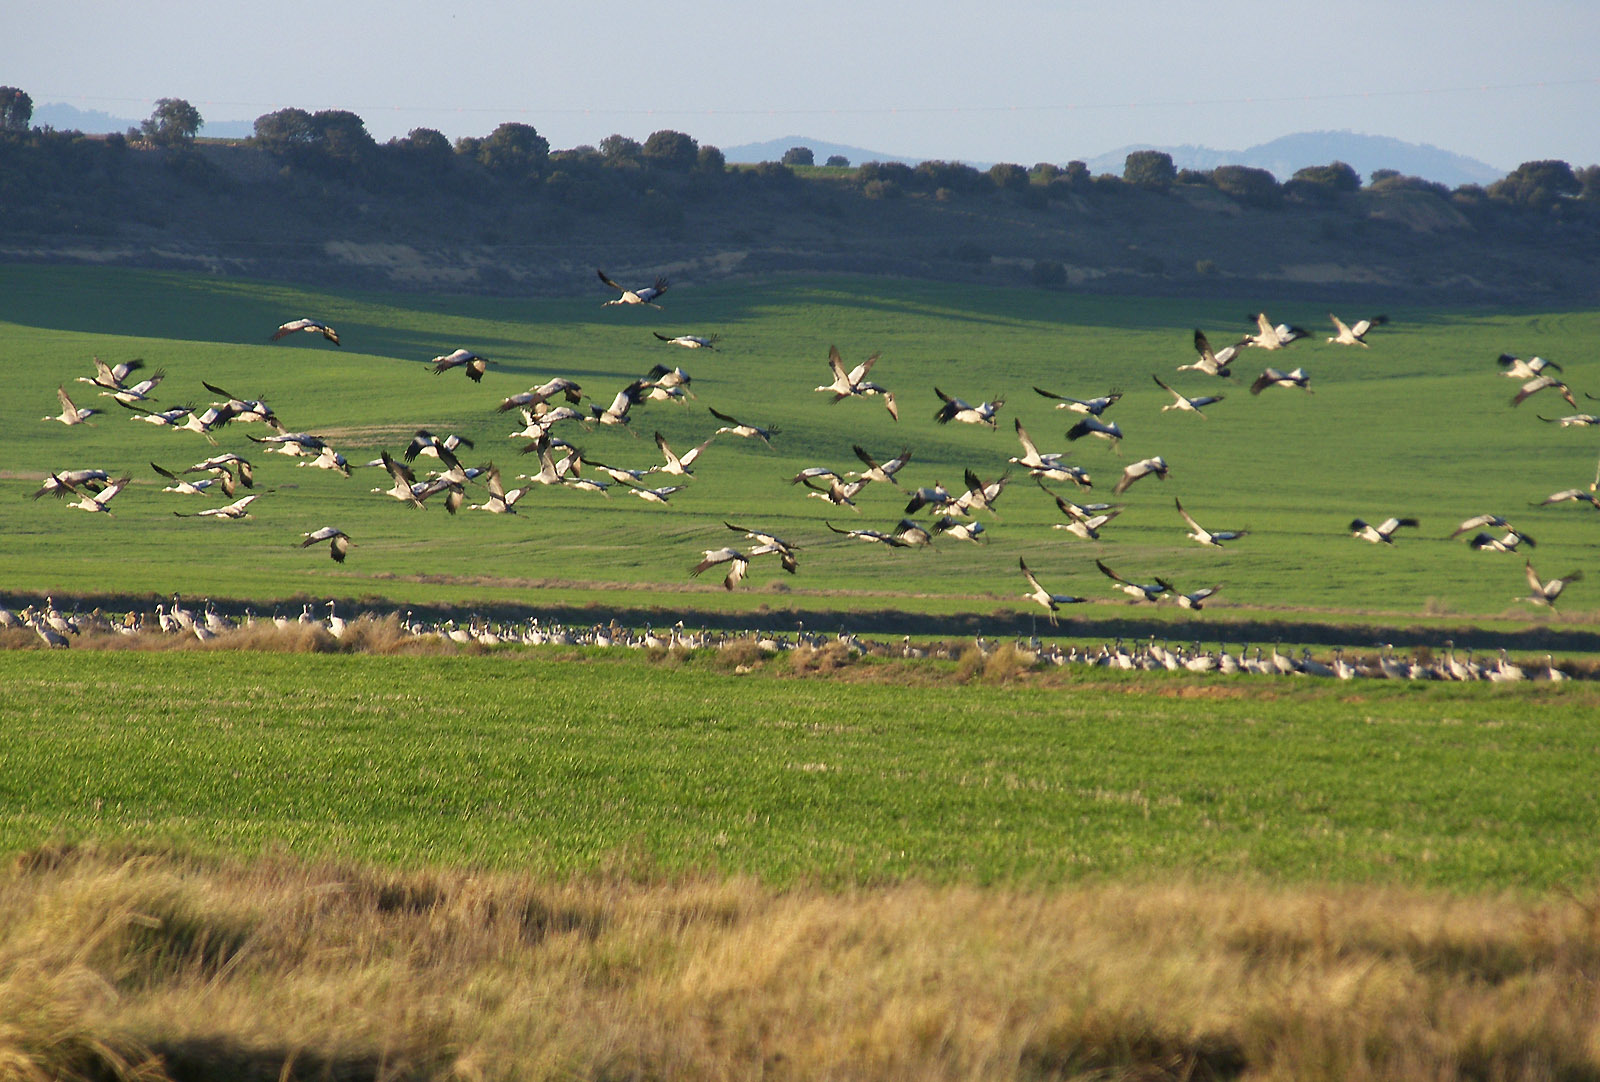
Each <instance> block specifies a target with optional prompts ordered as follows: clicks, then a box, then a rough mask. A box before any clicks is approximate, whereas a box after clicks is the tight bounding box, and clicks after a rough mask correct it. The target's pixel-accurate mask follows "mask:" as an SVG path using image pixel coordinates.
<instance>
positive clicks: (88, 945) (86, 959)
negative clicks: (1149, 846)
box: [0, 850, 1600, 1082]
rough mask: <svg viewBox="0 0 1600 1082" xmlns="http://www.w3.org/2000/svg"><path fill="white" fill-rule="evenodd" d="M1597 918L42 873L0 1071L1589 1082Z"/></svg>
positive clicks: (1331, 904) (944, 890) (162, 864)
mask: <svg viewBox="0 0 1600 1082" xmlns="http://www.w3.org/2000/svg"><path fill="white" fill-rule="evenodd" d="M1597 902H1600V896H1596V895H1593V894H1588V895H1585V896H1582V897H1569V896H1560V895H1552V896H1544V897H1538V898H1531V899H1530V898H1518V897H1509V896H1491V897H1476V898H1473V897H1461V896H1457V895H1444V894H1425V893H1421V892H1417V891H1407V890H1400V889H1392V888H1381V889H1374V888H1354V887H1352V888H1342V889H1341V888H1319V887H1300V888H1294V887H1265V886H1260V885H1250V884H1243V883H1237V882H1234V883H1225V882H1211V883H1193V882H1165V883H1161V882H1146V883H1110V884H1098V885H1082V886H1069V887H1060V888H1053V889H1044V888H1039V889H1002V888H988V889H980V888H976V887H969V886H950V887H930V886H921V885H899V886H888V887H882V888H876V889H870V890H865V889H863V890H856V891H853V892H845V893H836V892H830V891H825V890H821V889H816V888H811V887H792V888H788V889H781V890H780V889H773V888H769V887H764V886H762V885H760V884H758V883H755V882H752V881H749V880H742V879H714V878H698V877H693V876H688V877H675V878H674V877H667V876H663V875H662V874H661V873H660V872H659V871H657V872H655V873H650V872H649V870H648V869H647V868H645V867H643V866H640V865H638V864H637V862H635V861H634V860H633V859H632V858H631V857H629V856H627V855H626V854H624V855H623V857H622V858H620V863H619V864H618V866H617V869H616V870H615V871H614V872H607V873H599V874H596V875H593V876H587V877H584V878H581V879H577V880H572V881H564V882H546V881H536V880H531V879H529V878H527V877H520V876H516V875H491V874H485V873H481V872H476V871H468V870H449V869H434V870H429V871H417V872H402V871H398V870H393V869H388V870H385V869H374V868H370V867H363V866H356V865H349V864H341V863H337V862H323V863H316V864H305V863H301V862H297V861H295V860H293V859H292V858H289V857H287V856H283V855H269V856H266V857H262V858H258V859H257V860H255V861H254V862H251V863H234V862H228V861H215V860H201V859H197V858H185V857H183V856H181V855H173V854H165V853H159V852H154V853H152V852H146V853H142V854H141V853H111V852H96V851H93V850H40V851H37V852H35V853H32V854H27V855H25V857H24V858H23V859H19V860H18V861H16V862H14V864H13V866H12V867H11V869H10V870H9V871H7V872H4V873H0V1078H7V1079H10V1078H16V1079H27V1080H30V1082H31V1080H33V1079H46V1078H108V1077H118V1078H150V1079H155V1078H160V1077H163V1076H162V1075H161V1073H160V1071H161V1069H162V1068H163V1067H164V1068H166V1069H167V1071H168V1073H169V1074H171V1075H172V1076H173V1077H183V1078H188V1079H200V1080H204V1079H223V1078H229V1079H232V1078H239V1077H261V1078H267V1079H271V1078H278V1077H283V1078H311V1077H348V1078H385V1079H404V1078H439V1077H464V1078H474V1079H502V1078H504V1079H512V1078H516V1079H558V1078H559V1079H572V1078H592V1079H601V1078H631V1077H643V1078H695V1079H705V1080H709V1082H721V1080H730V1082H731V1080H734V1079H745V1078H751V1077H755V1076H760V1077H764V1078H770V1079H779V1080H788V1079H796V1080H798V1079H811V1078H833V1079H842V1080H851V1079H862V1080H866V1079H874V1080H876V1079H889V1080H906V1082H909V1080H912V1079H916V1080H923V1079H972V1078H986V1079H988V1078H1002V1079H1003V1078H1014V1079H1037V1078H1073V1077H1097V1078H1099V1077H1104V1078H1226V1077H1248V1078H1252V1079H1282V1080H1285V1082H1287V1080H1291V1079H1293V1080H1296V1082H1301V1080H1313V1082H1315V1080H1320V1079H1326V1080H1330V1082H1331V1080H1334V1079H1348V1078H1364V1079H1374V1080H1388V1079H1393V1080H1402V1079H1406V1080H1409V1079H1414V1078H1436V1079H1442V1078H1474V1079H1495V1078H1504V1079H1517V1078H1530V1079H1531V1078H1556V1079H1561V1078H1572V1079H1588V1078H1594V1077H1596V1076H1597V1073H1600V1013H1597V1011H1596V1001H1597V998H1600V993H1597V992H1596V991H1595V990H1596V988H1597V987H1600V917H1597V913H1600V906H1597V904H1596V903H1597ZM152 1054H158V1055H159V1056H160V1057H161V1059H160V1060H159V1061H158V1060H156V1059H153V1058H151V1056H152Z"/></svg>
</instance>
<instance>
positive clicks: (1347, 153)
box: [1085, 131, 1506, 188]
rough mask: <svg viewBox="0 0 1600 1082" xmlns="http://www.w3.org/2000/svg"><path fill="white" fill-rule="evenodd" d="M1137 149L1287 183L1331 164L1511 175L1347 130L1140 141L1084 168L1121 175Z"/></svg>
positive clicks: (1469, 177) (1416, 172) (1366, 169)
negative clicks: (1216, 146)
mask: <svg viewBox="0 0 1600 1082" xmlns="http://www.w3.org/2000/svg"><path fill="white" fill-rule="evenodd" d="M1135 150H1162V151H1165V152H1166V153H1168V154H1171V155H1172V164H1174V165H1176V166H1177V167H1178V168H1179V169H1197V170H1201V171H1208V170H1211V169H1215V168H1216V167H1217V166H1219V165H1248V166H1252V167H1254V168H1256V169H1265V170H1267V171H1268V172H1269V173H1271V174H1272V175H1273V176H1275V177H1277V178H1278V179H1279V180H1280V181H1284V180H1288V179H1289V178H1290V177H1292V176H1294V174H1295V172H1296V171H1297V170H1300V169H1304V168H1305V167H1306V166H1308V165H1327V164H1329V163H1330V162H1335V161H1340V162H1344V163H1345V164H1346V165H1349V166H1350V167H1352V168H1353V169H1355V171H1356V172H1358V173H1360V174H1361V176H1362V177H1363V179H1365V178H1367V177H1370V176H1371V175H1372V171H1373V170H1375V169H1396V170H1399V171H1400V172H1401V173H1404V174H1406V175H1407V176H1414V177H1422V178H1423V179H1424V180H1431V181H1435V182H1436V183H1439V184H1444V185H1446V186H1448V187H1451V188H1458V187H1460V186H1461V185H1463V184H1493V183H1494V182H1495V181H1497V180H1499V179H1500V178H1501V177H1503V176H1505V175H1506V171H1505V170H1504V169H1497V168H1495V167H1494V166H1492V165H1489V164H1487V163H1486V162H1480V161H1478V160H1477V159H1476V158H1468V157H1466V156H1464V155H1461V154H1453V153H1451V152H1450V151H1448V150H1440V149H1439V148H1438V147H1433V146H1427V145H1425V144H1420V143H1406V142H1402V141H1401V140H1399V139H1391V138H1389V137H1388V136H1384V135H1361V134H1359V133H1356V132H1348V131H1318V132H1297V133H1295V134H1294V135H1285V136H1281V137H1280V138H1277V139H1274V140H1272V141H1271V142H1267V143H1259V144H1257V145H1256V146H1253V147H1247V148H1246V149H1244V150H1212V149H1211V148H1210V147H1201V146H1177V147H1158V146H1152V145H1151V144H1149V143H1138V144H1135V145H1133V146H1125V147H1118V148H1117V149H1116V150H1110V151H1107V152H1106V153H1104V154H1102V155H1100V156H1099V157H1097V158H1090V159H1088V160H1087V161H1086V162H1085V164H1086V165H1088V167H1089V171H1090V172H1091V173H1095V174H1099V173H1113V174H1115V175H1117V176H1121V175H1122V166H1123V163H1124V161H1125V160H1126V159H1127V157H1128V155H1129V154H1130V153H1132V152H1133V151H1135Z"/></svg>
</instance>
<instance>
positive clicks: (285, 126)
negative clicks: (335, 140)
mask: <svg viewBox="0 0 1600 1082" xmlns="http://www.w3.org/2000/svg"><path fill="white" fill-rule="evenodd" d="M316 139H317V126H316V123H315V122H314V121H313V120H312V119H311V114H310V113H308V112H306V111H305V110H304V109H293V108H291V109H279V110H278V111H277V112H274V113H265V114H263V115H261V116H258V117H256V123H255V134H254V135H252V136H251V137H250V141H251V142H252V143H254V144H255V145H256V146H258V147H260V148H261V149H262V150H265V151H266V152H267V153H269V154H273V155H276V156H278V157H280V158H288V159H289V160H291V161H293V160H294V159H295V158H296V157H297V156H298V155H299V154H300V153H301V152H302V151H304V150H306V149H308V148H309V147H311V146H312V144H314V143H315V142H316Z"/></svg>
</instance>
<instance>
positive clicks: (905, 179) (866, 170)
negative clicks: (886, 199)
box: [856, 162, 912, 185]
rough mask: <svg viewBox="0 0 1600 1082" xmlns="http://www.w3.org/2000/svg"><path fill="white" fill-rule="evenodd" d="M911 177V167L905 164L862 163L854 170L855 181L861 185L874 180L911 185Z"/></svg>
mask: <svg viewBox="0 0 1600 1082" xmlns="http://www.w3.org/2000/svg"><path fill="white" fill-rule="evenodd" d="M911 177H912V171H911V167H910V166H909V165H907V164H906V163H905V162H862V163H861V168H859V169H857V170H856V179H857V180H859V181H860V182H861V183H862V184H863V185H865V184H870V183H872V182H873V181H875V180H882V181H887V182H889V183H891V184H897V185H906V184H910V183H911Z"/></svg>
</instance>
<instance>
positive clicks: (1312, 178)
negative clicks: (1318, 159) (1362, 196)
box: [1293, 162, 1361, 192]
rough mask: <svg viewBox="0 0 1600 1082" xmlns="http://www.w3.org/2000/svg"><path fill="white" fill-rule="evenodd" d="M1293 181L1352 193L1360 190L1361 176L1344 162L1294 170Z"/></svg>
mask: <svg viewBox="0 0 1600 1082" xmlns="http://www.w3.org/2000/svg"><path fill="white" fill-rule="evenodd" d="M1293 179H1295V180H1301V181H1306V182H1308V183H1311V184H1322V185H1325V186H1327V187H1329V188H1332V189H1333V190H1334V191H1336V192H1354V191H1358V190H1359V189H1360V188H1361V174H1360V173H1358V172H1356V171H1355V169H1354V168H1352V167H1351V166H1348V165H1346V164H1345V163H1344V162H1330V163H1328V164H1327V165H1308V166H1306V167H1305V168H1304V169H1298V170H1296V171H1295V174H1294V177H1293Z"/></svg>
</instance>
